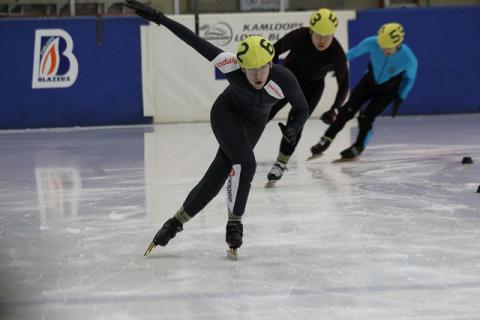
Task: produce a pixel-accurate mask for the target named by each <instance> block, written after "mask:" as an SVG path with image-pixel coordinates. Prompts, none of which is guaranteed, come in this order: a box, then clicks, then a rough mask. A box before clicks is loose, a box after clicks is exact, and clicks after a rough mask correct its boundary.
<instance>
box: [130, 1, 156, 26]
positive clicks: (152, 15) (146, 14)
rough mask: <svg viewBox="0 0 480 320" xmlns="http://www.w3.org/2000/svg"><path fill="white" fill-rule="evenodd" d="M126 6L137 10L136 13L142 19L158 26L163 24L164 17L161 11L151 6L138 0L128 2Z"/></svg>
mask: <svg viewBox="0 0 480 320" xmlns="http://www.w3.org/2000/svg"><path fill="white" fill-rule="evenodd" d="M125 6H126V7H127V8H130V9H132V10H135V13H136V14H137V15H139V16H140V17H143V18H145V19H147V20H149V21H152V22H155V23H157V24H161V17H162V16H163V13H162V12H161V11H157V10H155V9H153V8H152V7H150V6H149V5H146V4H144V3H141V2H139V1H137V0H126V3H125Z"/></svg>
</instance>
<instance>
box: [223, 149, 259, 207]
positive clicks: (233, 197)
mask: <svg viewBox="0 0 480 320" xmlns="http://www.w3.org/2000/svg"><path fill="white" fill-rule="evenodd" d="M234 161H235V160H234ZM232 167H233V170H232V172H231V173H230V176H229V177H228V181H227V206H228V210H229V212H231V213H232V214H234V215H235V216H242V215H243V213H244V211H245V206H246V204H247V199H248V194H249V192H250V186H251V183H252V180H253V176H254V175H255V171H256V168H257V164H256V161H255V156H254V154H253V151H252V150H245V151H244V154H243V155H242V157H241V158H240V159H239V160H238V163H236V164H234V165H233V166H232Z"/></svg>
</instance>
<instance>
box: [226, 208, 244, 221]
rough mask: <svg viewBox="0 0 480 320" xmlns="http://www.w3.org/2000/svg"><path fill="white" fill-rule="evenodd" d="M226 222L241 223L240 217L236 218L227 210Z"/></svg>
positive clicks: (236, 216)
mask: <svg viewBox="0 0 480 320" xmlns="http://www.w3.org/2000/svg"><path fill="white" fill-rule="evenodd" d="M228 222H239V223H242V216H238V215H236V214H234V213H233V212H231V211H230V210H228Z"/></svg>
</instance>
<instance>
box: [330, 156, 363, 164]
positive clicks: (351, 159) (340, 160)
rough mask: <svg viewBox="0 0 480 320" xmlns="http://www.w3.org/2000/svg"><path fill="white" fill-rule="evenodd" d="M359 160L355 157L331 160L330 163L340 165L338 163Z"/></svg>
mask: <svg viewBox="0 0 480 320" xmlns="http://www.w3.org/2000/svg"><path fill="white" fill-rule="evenodd" d="M358 159H360V157H355V158H340V159H336V160H333V161H332V163H340V162H351V161H357V160H358Z"/></svg>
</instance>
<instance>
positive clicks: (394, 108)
mask: <svg viewBox="0 0 480 320" xmlns="http://www.w3.org/2000/svg"><path fill="white" fill-rule="evenodd" d="M402 103H403V99H402V98H400V97H397V98H395V100H393V104H392V118H395V116H396V115H397V114H398V109H400V106H401V105H402Z"/></svg>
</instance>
